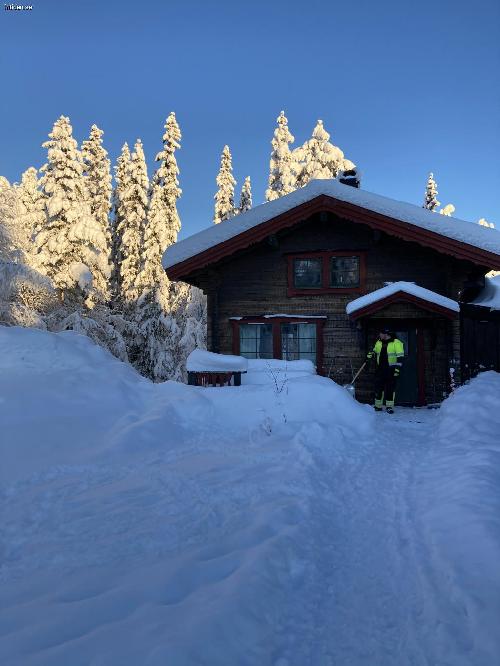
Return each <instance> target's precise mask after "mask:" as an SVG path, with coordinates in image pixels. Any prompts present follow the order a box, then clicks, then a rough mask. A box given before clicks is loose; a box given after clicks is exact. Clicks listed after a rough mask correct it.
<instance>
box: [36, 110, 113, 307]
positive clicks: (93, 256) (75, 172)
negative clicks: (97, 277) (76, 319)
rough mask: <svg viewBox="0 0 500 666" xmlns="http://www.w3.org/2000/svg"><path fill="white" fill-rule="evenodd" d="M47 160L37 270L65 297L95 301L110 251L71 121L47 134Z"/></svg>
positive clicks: (62, 119) (61, 121)
mask: <svg viewBox="0 0 500 666" xmlns="http://www.w3.org/2000/svg"><path fill="white" fill-rule="evenodd" d="M43 146H44V147H45V148H48V161H47V164H45V165H44V166H43V167H42V169H41V171H42V172H43V174H44V175H43V177H42V179H41V186H42V191H43V194H44V195H45V196H46V197H47V198H46V203H45V212H46V220H45V222H44V225H43V227H42V229H41V230H40V231H39V233H38V234H37V236H36V239H35V250H36V257H35V262H36V267H37V268H38V269H39V270H40V271H41V272H42V273H43V274H44V275H47V276H48V277H50V278H51V280H52V281H53V282H54V285H55V286H56V288H58V289H59V290H60V292H61V295H63V296H64V297H65V296H66V292H68V291H69V290H71V291H72V293H73V295H74V296H76V297H77V298H78V297H80V298H82V299H83V298H86V297H89V296H90V297H94V296H96V295H97V291H98V290H97V288H96V287H94V285H93V277H94V274H97V273H98V272H99V257H100V255H101V253H102V252H103V250H104V249H105V248H106V237H105V235H104V234H103V233H102V230H101V229H100V227H99V225H98V224H97V223H96V221H95V219H94V218H93V217H92V214H91V212H90V206H89V203H88V199H89V197H88V193H87V191H86V185H85V179H84V177H83V162H82V159H81V154H80V151H79V150H78V146H77V143H76V141H75V139H74V138H73V136H72V128H71V124H70V121H69V118H67V117H65V116H61V117H60V118H59V119H58V120H57V121H56V122H55V124H54V127H53V130H52V132H51V133H50V134H49V141H46V142H45V143H44V144H43Z"/></svg>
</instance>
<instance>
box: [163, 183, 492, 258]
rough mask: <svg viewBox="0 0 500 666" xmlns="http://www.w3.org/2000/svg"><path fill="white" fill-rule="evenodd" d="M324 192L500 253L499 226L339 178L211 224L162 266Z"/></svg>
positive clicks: (175, 247)
mask: <svg viewBox="0 0 500 666" xmlns="http://www.w3.org/2000/svg"><path fill="white" fill-rule="evenodd" d="M322 194H323V195H327V196H331V197H333V198H335V199H339V200H340V201H344V202H346V203H352V204H354V205H356V206H360V207H362V208H366V209H368V210H371V211H374V212H376V213H380V214H382V215H386V216H388V217H391V218H394V219H396V220H401V221H402V222H407V223H409V224H413V225H415V226H417V227H421V228H422V229H427V230H429V231H433V232H435V233H438V234H441V235H442V236H446V237H448V238H452V239H454V240H457V241H461V242H462V243H467V244H469V245H473V246H474V247H478V248H481V249H483V250H487V251H489V252H493V253H495V254H498V255H500V232H499V231H498V230H496V229H490V228H487V227H483V226H481V225H480V224H476V223H474V222H466V221H465V220H459V219H458V218H455V217H448V216H446V215H438V214H436V213H433V212H432V211H429V210H427V209H426V208H422V207H420V206H415V205H414V204H410V203H405V202H402V201H396V200H395V199H389V198H388V197H383V196H381V195H380V194H373V193H372V192H366V191H365V190H360V189H358V188H356V187H350V186H349V185H343V184H342V183H339V182H338V181H337V180H312V181H311V182H310V183H308V184H307V185H306V186H305V187H301V188H299V189H298V190H295V192H291V193H290V194H287V195H285V196H283V197H280V198H279V199H275V200H274V201H268V202H267V203H264V204H261V205H260V206H256V207H255V208H252V209H250V210H249V211H247V212H245V213H241V214H239V215H236V216H234V217H232V218H230V219H229V220H226V221H224V222H221V223H220V224H212V225H211V226H210V227H208V228H207V229H203V231H199V232H198V233H197V234H193V235H192V236H190V237H189V238H186V239H185V240H182V241H178V242H177V243H174V244H173V245H171V246H170V247H169V248H167V250H166V251H165V253H164V255H163V266H164V268H170V267H171V266H174V265H175V264H179V263H181V262H182V261H185V260H186V259H190V258H191V257H194V256H195V255H197V254H199V253H200V252H204V251H205V250H208V249H209V248H211V247H214V246H215V245H219V244H220V243H223V242H225V241H227V240H229V239H230V238H234V237H235V236H238V235H239V234H241V233H243V232H244V231H247V230H248V229H252V228H253V227H256V226H258V225H259V224H262V223H263V222H267V221H268V220H271V219H273V218H274V217H277V216H278V215H280V214H281V213H285V212H286V211H288V210H291V209H292V208H296V207H297V206H299V205H300V204H302V203H305V202H306V201H310V200H311V199H314V198H315V197H318V196H320V195H322Z"/></svg>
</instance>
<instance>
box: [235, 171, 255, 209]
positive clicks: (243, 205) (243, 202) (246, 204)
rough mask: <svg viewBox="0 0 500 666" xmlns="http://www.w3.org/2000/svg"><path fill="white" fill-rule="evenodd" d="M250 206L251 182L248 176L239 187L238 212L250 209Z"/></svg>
mask: <svg viewBox="0 0 500 666" xmlns="http://www.w3.org/2000/svg"><path fill="white" fill-rule="evenodd" d="M251 207H252V184H251V182H250V176H247V177H246V178H245V182H244V183H243V187H242V188H241V194H240V205H239V208H238V212H240V213H244V212H245V211H246V210H250V208H251Z"/></svg>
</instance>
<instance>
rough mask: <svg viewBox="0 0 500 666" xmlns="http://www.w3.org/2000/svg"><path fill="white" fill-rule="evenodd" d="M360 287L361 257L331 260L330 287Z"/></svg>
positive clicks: (333, 258) (334, 258)
mask: <svg viewBox="0 0 500 666" xmlns="http://www.w3.org/2000/svg"><path fill="white" fill-rule="evenodd" d="M357 286H359V257H332V258H331V259H330V287H357Z"/></svg>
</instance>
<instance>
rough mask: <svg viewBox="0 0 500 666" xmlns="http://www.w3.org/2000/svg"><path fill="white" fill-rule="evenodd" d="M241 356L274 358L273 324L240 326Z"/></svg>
mask: <svg viewBox="0 0 500 666" xmlns="http://www.w3.org/2000/svg"><path fill="white" fill-rule="evenodd" d="M240 356H244V357H245V358H272V357H273V327H272V324H240Z"/></svg>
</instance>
